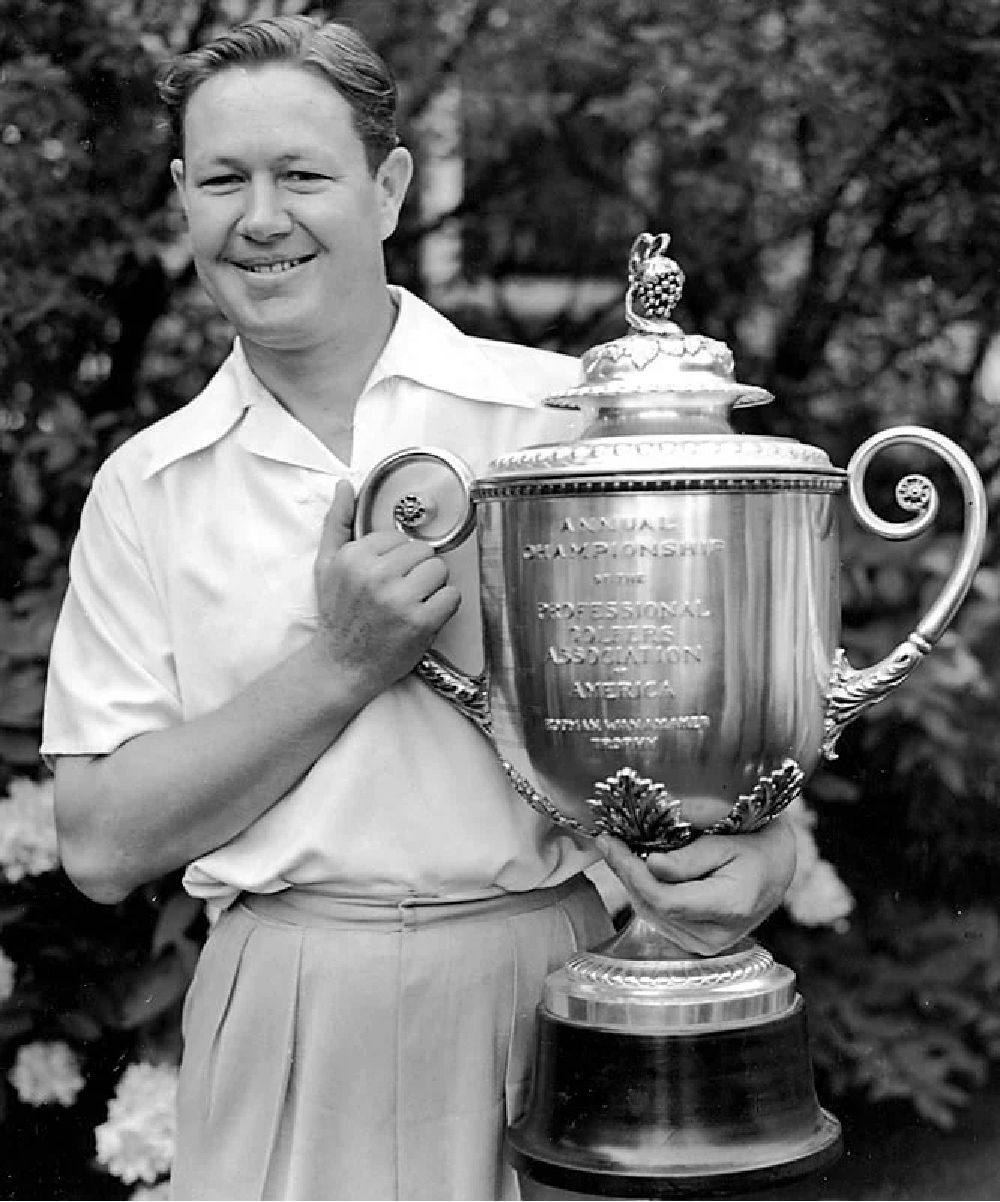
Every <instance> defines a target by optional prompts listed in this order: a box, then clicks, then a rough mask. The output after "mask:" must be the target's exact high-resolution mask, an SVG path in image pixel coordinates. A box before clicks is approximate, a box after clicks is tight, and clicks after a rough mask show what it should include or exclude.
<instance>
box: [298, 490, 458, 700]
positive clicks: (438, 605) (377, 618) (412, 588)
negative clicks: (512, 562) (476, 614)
mask: <svg viewBox="0 0 1000 1202" xmlns="http://www.w3.org/2000/svg"><path fill="white" fill-rule="evenodd" d="M353 520H354V491H353V489H352V488H351V486H350V484H348V483H347V481H345V480H342V481H341V482H340V483H339V484H338V485H337V491H336V493H335V494H334V498H333V504H332V505H331V506H330V511H329V513H328V514H327V518H326V523H325V525H324V527H323V536H322V539H321V540H320V546H319V551H318V552H317V555H316V566H315V578H316V596H317V604H318V607H319V617H320V627H321V637H322V639H323V641H324V646H325V648H326V650H327V652H328V654H329V655H330V656H331V658H332V660H333V661H334V662H335V663H336V665H337V667H338V670H340V671H344V672H347V673H349V674H351V675H353V676H355V677H357V679H358V681H359V682H363V683H364V687H365V688H366V689H367V691H369V692H370V693H371V695H372V696H375V695H377V694H378V693H381V692H382V691H383V690H384V689H386V688H388V686H389V685H391V684H394V683H395V682H396V681H397V680H399V679H401V678H402V677H403V676H405V675H406V674H407V672H409V671H410V670H411V668H413V667H414V665H415V664H416V663H417V661H418V660H419V659H420V657H421V656H422V655H423V653H424V652H425V651H426V650H427V648H428V647H429V646H430V644H431V642H432V641H433V639H434V636H435V635H436V634H437V632H438V631H439V630H440V629H441V627H442V626H443V625H444V624H445V622H447V621H448V619H449V618H450V617H452V615H453V614H454V613H455V611H456V610H457V609H458V607H459V604H460V602H461V596H460V594H459V591H458V589H456V588H455V587H454V586H452V585H449V584H448V568H447V565H446V564H445V562H444V560H443V559H442V558H441V557H440V556H438V555H435V553H434V551H433V549H432V548H431V547H429V546H428V545H427V543H423V542H420V541H418V540H417V539H412V538H407V537H406V535H404V534H400V533H397V532H396V531H385V532H376V533H372V534H366V535H365V536H364V537H363V538H359V539H356V540H355V539H353V538H352V527H353Z"/></svg>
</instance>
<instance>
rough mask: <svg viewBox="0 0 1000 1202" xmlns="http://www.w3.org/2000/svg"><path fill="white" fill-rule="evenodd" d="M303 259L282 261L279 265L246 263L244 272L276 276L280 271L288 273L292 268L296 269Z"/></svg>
mask: <svg viewBox="0 0 1000 1202" xmlns="http://www.w3.org/2000/svg"><path fill="white" fill-rule="evenodd" d="M304 262H305V259H304V258H303V259H282V260H281V262H280V263H247V264H245V266H244V270H246V271H253V272H257V273H261V272H262V273H263V274H265V275H277V274H278V273H279V272H281V271H290V270H291V268H293V267H298V265H299V264H300V263H304Z"/></svg>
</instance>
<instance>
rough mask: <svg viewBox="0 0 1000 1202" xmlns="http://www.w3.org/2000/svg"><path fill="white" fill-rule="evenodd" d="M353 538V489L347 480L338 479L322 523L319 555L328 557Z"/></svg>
mask: <svg viewBox="0 0 1000 1202" xmlns="http://www.w3.org/2000/svg"><path fill="white" fill-rule="evenodd" d="M353 538H354V489H353V488H352V487H351V483H350V481H349V480H338V481H337V488H336V491H335V492H334V494H333V503H332V504H331V506H330V508H329V511H328V512H327V515H326V521H325V522H324V523H323V535H322V537H321V539H320V555H321V556H322V557H323V558H328V557H330V556H333V555H335V554H336V553H337V552H338V551H339V550H340V548H341V547H343V546H345V545H346V544H347V543H349V542H350V541H351V539H353Z"/></svg>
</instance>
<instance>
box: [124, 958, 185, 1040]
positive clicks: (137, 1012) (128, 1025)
mask: <svg viewBox="0 0 1000 1202" xmlns="http://www.w3.org/2000/svg"><path fill="white" fill-rule="evenodd" d="M190 983H191V972H190V969H189V967H188V966H187V965H186V964H185V963H184V960H183V958H182V957H181V956H178V955H174V954H168V955H166V956H161V957H160V958H159V959H158V960H154V961H153V962H152V963H151V964H148V965H146V966H145V967H143V968H142V969H140V970H139V971H138V972H136V973H134V974H133V975H132V976H131V977H130V978H129V980H128V981H127V983H126V987H125V988H124V990H123V991H122V993H121V995H120V996H119V999H118V1006H117V1016H116V1017H117V1025H118V1026H120V1027H123V1028H124V1029H125V1030H133V1029H135V1028H136V1027H142V1026H145V1025H146V1024H147V1023H150V1022H152V1021H153V1019H155V1018H158V1017H159V1016H160V1015H161V1014H163V1013H164V1012H165V1011H167V1010H169V1009H170V1007H171V1006H173V1005H175V1004H176V1003H177V1002H179V1001H180V1000H181V998H182V997H183V996H184V994H185V992H186V991H187V987H188V985H189V984H190Z"/></svg>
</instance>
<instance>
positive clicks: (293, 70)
mask: <svg viewBox="0 0 1000 1202" xmlns="http://www.w3.org/2000/svg"><path fill="white" fill-rule="evenodd" d="M172 169H173V175H174V181H175V183H176V184H177V186H178V189H179V191H180V195H181V200H182V203H183V205H184V210H185V213H186V215H187V219H188V227H189V230H190V235H191V243H192V250H193V254H194V261H195V266H196V268H197V270H198V275H199V277H200V278H201V281H202V283H203V284H204V286H205V288H206V290H207V291H208V293H209V295H210V296H211V297H212V299H213V300H214V301H215V303H216V304H217V305H218V306H219V308H220V309H221V310H222V312H223V313H224V314H225V315H226V317H228V318H229V320H230V321H231V322H232V323H233V325H234V326H235V327H236V329H237V331H238V332H239V333H240V334H241V335H242V336H243V337H244V338H245V339H246V340H248V341H250V342H255V343H257V344H258V345H261V346H267V347H270V348H272V349H286V350H287V349H304V348H306V347H309V346H314V345H316V344H317V342H322V341H323V340H324V339H325V338H329V337H336V336H337V334H336V331H337V330H338V328H340V329H343V328H345V326H346V327H350V326H351V324H352V322H357V321H365V320H366V318H367V315H368V314H369V312H371V311H372V307H373V306H378V305H382V304H384V301H385V276H384V264H383V258H382V241H383V239H385V238H387V237H388V236H389V234H391V233H392V231H393V230H394V229H395V226H396V220H397V217H398V214H399V208H400V205H401V204H402V201H403V197H404V195H405V193H406V186H407V184H408V183H409V179H410V170H411V167H410V158H409V155H408V154H407V152H406V151H405V150H403V149H401V148H397V149H396V150H394V151H392V152H391V153H390V154H389V155H388V156H387V158H386V160H385V161H384V162H383V163H382V165H381V166H380V167H379V169H378V171H377V172H376V173H375V175H374V177H373V176H372V175H371V173H370V172H369V170H368V166H367V163H366V160H365V150H364V145H363V143H362V141H361V139H360V138H359V137H358V135H357V133H356V131H355V129H354V124H353V121H352V116H351V109H350V106H349V105H348V104H347V102H346V101H345V100H344V98H343V97H342V96H341V95H340V94H339V92H337V91H336V90H335V89H334V88H333V87H332V86H331V85H330V84H328V83H327V82H326V81H325V80H324V79H322V78H321V77H320V76H318V75H315V74H313V73H312V72H310V71H306V70H303V69H301V68H299V67H295V66H291V65H284V64H270V65H265V66H260V67H253V68H250V69H244V68H231V69H229V70H226V71H223V72H222V73H220V74H218V75H214V76H212V77H211V78H209V79H207V80H206V81H205V82H204V83H203V84H201V85H199V87H198V88H197V89H196V90H195V92H194V93H193V95H192V96H191V97H190V99H189V101H188V106H187V111H186V113H185V119H184V159H183V161H181V160H175V162H174V163H173V164H172Z"/></svg>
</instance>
